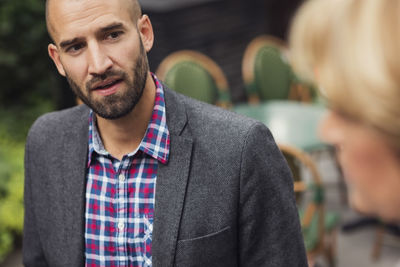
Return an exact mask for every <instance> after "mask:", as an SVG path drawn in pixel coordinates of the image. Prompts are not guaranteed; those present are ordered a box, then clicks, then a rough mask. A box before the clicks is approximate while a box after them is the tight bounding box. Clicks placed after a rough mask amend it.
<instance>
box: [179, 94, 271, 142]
mask: <svg viewBox="0 0 400 267" xmlns="http://www.w3.org/2000/svg"><path fill="white" fill-rule="evenodd" d="M183 101H184V103H185V107H186V112H187V117H188V121H189V124H190V125H191V129H192V130H193V129H196V130H197V131H202V129H203V130H205V129H210V130H212V131H213V132H215V133H216V134H217V135H223V136H224V135H230V134H232V135H238V136H237V137H239V135H240V136H241V137H246V136H247V135H248V134H251V133H252V132H254V131H255V132H258V131H262V132H268V133H269V130H268V128H267V127H266V126H265V125H264V124H263V123H261V122H259V121H257V120H255V119H252V118H249V117H246V116H243V115H240V114H237V113H235V112H233V111H231V110H226V109H223V108H220V107H217V106H214V105H210V104H207V103H203V102H200V101H197V100H194V99H190V98H186V97H185V98H184V100H183Z"/></svg>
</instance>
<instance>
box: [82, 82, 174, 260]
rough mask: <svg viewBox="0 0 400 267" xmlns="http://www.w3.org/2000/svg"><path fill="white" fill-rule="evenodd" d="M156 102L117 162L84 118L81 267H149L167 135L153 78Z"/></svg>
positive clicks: (161, 97)
mask: <svg viewBox="0 0 400 267" xmlns="http://www.w3.org/2000/svg"><path fill="white" fill-rule="evenodd" d="M153 79H154V82H155V84H156V87H157V90H156V98H155V104H154V108H153V113H152V117H151V120H150V123H149V125H148V127H147V131H146V134H145V136H144V138H143V140H142V141H141V143H140V145H139V147H138V148H137V149H136V150H135V151H133V152H131V153H129V154H128V155H125V156H124V157H123V158H122V160H121V161H119V160H117V159H115V158H113V157H112V156H111V155H110V154H109V153H108V152H107V151H106V150H105V148H104V146H103V144H102V141H101V138H100V136H99V133H98V130H97V128H96V123H94V118H95V116H94V114H93V112H91V113H90V117H89V152H88V153H89V154H88V165H87V168H88V174H87V185H86V213H85V219H86V223H85V256H86V266H89V267H92V266H93V267H95V266H96V267H97V266H118V267H123V266H126V267H128V266H129V267H132V266H151V265H152V254H151V242H152V232H153V215H154V199H155V198H154V197H155V186H156V179H157V166H158V161H159V162H161V163H162V164H165V163H167V161H168V155H169V131H168V128H167V124H166V115H165V102H164V91H163V88H162V85H161V83H160V82H159V81H158V80H157V78H156V77H155V75H153Z"/></svg>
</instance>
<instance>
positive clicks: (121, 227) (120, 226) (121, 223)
mask: <svg viewBox="0 0 400 267" xmlns="http://www.w3.org/2000/svg"><path fill="white" fill-rule="evenodd" d="M118 229H119V230H123V229H124V223H123V222H120V223H118Z"/></svg>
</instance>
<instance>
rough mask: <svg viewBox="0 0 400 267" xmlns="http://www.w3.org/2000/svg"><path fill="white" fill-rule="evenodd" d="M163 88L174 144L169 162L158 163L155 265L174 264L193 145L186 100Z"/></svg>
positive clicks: (171, 146)
mask: <svg viewBox="0 0 400 267" xmlns="http://www.w3.org/2000/svg"><path fill="white" fill-rule="evenodd" d="M164 88H165V86H164ZM164 91H165V101H166V112H167V125H168V128H169V130H170V142H171V143H170V158H169V161H168V163H167V164H166V165H164V164H159V166H158V172H157V186H156V199H155V211H154V214H155V215H154V225H153V240H152V254H153V255H152V260H153V266H173V263H174V259H175V251H176V245H177V241H178V234H179V227H180V221H181V216H182V211H183V205H184V199H185V195H186V185H187V180H188V176H189V169H190V161H191V155H192V145H193V140H192V137H191V136H190V133H189V131H185V128H186V125H187V115H186V108H185V106H184V103H183V102H182V101H181V100H179V98H180V96H178V95H177V94H176V93H175V92H172V91H170V90H168V89H167V88H165V89H164Z"/></svg>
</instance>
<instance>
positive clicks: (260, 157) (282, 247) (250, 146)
mask: <svg viewBox="0 0 400 267" xmlns="http://www.w3.org/2000/svg"><path fill="white" fill-rule="evenodd" d="M239 205H240V208H239V222H238V223H239V229H238V231H239V233H238V235H239V236H238V239H239V262H240V266H249V267H250V266H291V267H293V266H308V265H307V259H306V253H305V248H304V242H303V238H302V234H301V227H300V222H299V216H298V212H297V208H296V203H295V198H294V192H293V180H292V176H291V172H290V170H289V168H288V166H287V163H286V161H285V159H284V158H283V155H282V153H281V152H280V151H279V149H278V147H277V145H276V143H275V141H274V140H273V137H272V135H271V133H270V131H269V130H268V129H267V128H266V127H265V126H264V125H263V124H261V123H255V124H254V125H253V126H252V127H251V128H250V129H249V131H248V133H247V137H246V140H245V143H244V145H243V149H242V155H241V170H240V204H239Z"/></svg>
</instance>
